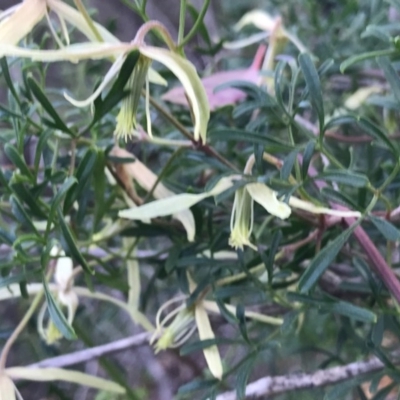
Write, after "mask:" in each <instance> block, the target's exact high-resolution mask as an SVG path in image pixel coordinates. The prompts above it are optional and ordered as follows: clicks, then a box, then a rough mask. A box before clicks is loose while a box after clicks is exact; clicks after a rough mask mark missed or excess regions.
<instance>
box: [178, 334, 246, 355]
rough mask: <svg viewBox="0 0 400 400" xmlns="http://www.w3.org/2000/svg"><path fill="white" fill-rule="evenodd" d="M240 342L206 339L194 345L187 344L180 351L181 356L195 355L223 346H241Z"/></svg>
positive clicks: (224, 339)
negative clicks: (197, 352) (198, 352)
mask: <svg viewBox="0 0 400 400" xmlns="http://www.w3.org/2000/svg"><path fill="white" fill-rule="evenodd" d="M239 343H241V342H240V340H234V339H227V338H214V339H205V340H198V341H196V342H194V343H189V344H185V345H184V346H182V347H181V349H180V350H179V355H181V356H186V355H188V354H191V353H194V352H196V351H202V350H204V349H207V348H208V347H211V346H215V345H221V344H239Z"/></svg>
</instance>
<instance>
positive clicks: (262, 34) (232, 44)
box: [223, 32, 270, 50]
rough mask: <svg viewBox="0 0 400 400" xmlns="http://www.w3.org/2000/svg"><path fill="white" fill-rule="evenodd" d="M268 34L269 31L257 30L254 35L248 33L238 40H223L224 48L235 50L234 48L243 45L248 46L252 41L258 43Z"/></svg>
mask: <svg viewBox="0 0 400 400" xmlns="http://www.w3.org/2000/svg"><path fill="white" fill-rule="evenodd" d="M269 35H270V32H259V33H255V34H254V35H250V36H248V37H246V38H245V39H240V40H235V41H233V42H225V43H224V44H223V46H224V48H225V49H229V50H236V49H241V48H243V47H247V46H250V45H252V44H254V43H258V42H260V41H261V40H264V39H266V38H267V37H268V36H269Z"/></svg>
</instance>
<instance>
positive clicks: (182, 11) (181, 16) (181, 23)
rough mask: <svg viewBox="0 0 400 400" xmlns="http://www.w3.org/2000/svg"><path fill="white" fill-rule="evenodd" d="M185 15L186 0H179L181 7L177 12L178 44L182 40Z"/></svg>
mask: <svg viewBox="0 0 400 400" xmlns="http://www.w3.org/2000/svg"><path fill="white" fill-rule="evenodd" d="M185 17H186V0H181V8H180V12H179V31H178V46H180V44H181V42H182V40H183V35H184V33H185Z"/></svg>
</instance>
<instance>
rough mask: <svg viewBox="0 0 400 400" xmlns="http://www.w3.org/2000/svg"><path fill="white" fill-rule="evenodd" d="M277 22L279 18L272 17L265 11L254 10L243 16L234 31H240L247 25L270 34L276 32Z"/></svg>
mask: <svg viewBox="0 0 400 400" xmlns="http://www.w3.org/2000/svg"><path fill="white" fill-rule="evenodd" d="M278 18H279V17H278ZM276 21H277V18H273V17H271V15H270V14H268V13H266V12H265V11H263V10H252V11H249V12H248V13H246V14H244V15H243V17H242V18H241V19H240V20H239V22H237V23H236V25H235V26H234V29H235V30H236V31H239V30H241V29H242V28H243V27H245V26H246V25H254V26H255V27H257V28H258V29H261V30H263V31H267V32H268V31H272V30H274V28H275V25H276Z"/></svg>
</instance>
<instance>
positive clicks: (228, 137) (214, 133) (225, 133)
mask: <svg viewBox="0 0 400 400" xmlns="http://www.w3.org/2000/svg"><path fill="white" fill-rule="evenodd" d="M208 135H209V137H210V139H211V140H222V141H225V142H230V141H233V142H248V143H252V144H262V145H264V146H265V145H276V146H277V147H279V148H280V149H281V150H283V151H285V150H292V149H293V146H290V145H288V144H286V143H284V142H282V141H280V140H278V139H276V138H272V137H270V136H266V135H261V134H259V133H253V132H249V131H245V130H239V129H218V130H211V131H209V132H208Z"/></svg>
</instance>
